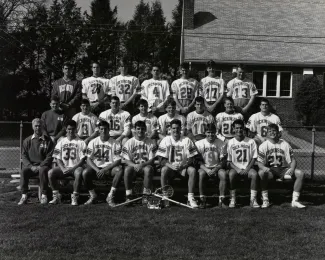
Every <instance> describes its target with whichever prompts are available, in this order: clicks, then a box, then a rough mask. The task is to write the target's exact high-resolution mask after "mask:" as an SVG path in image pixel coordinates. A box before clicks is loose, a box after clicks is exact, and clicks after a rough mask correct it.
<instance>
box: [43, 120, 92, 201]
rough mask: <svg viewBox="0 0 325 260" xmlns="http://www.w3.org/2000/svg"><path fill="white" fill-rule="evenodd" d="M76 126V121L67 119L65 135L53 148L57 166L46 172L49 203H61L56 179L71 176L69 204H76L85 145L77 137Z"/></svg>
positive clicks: (84, 157) (84, 156)
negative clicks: (51, 195) (50, 195)
mask: <svg viewBox="0 0 325 260" xmlns="http://www.w3.org/2000/svg"><path fill="white" fill-rule="evenodd" d="M76 128H77V123H76V122H75V121H73V120H69V121H68V122H67V123H66V131H67V136H66V137H64V138H62V139H61V140H60V141H59V142H58V143H57V145H56V146H55V148H54V152H53V158H54V159H56V163H57V165H58V166H57V167H55V168H53V169H51V170H50V171H49V173H48V177H49V182H50V186H51V188H52V190H53V200H51V201H50V202H49V204H59V203H61V197H62V196H61V194H60V192H59V185H58V179H62V178H65V177H67V176H73V177H74V178H75V180H74V183H73V193H72V194H71V205H73V206H78V198H79V192H80V187H81V184H82V171H83V165H84V163H85V161H86V149H87V146H86V144H85V142H84V141H82V140H81V139H79V138H78V137H77V135H76Z"/></svg>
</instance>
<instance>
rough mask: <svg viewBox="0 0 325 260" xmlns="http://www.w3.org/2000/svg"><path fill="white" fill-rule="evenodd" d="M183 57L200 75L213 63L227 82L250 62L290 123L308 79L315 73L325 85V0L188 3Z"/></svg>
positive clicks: (262, 91) (252, 74) (251, 72)
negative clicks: (296, 99)
mask: <svg viewBox="0 0 325 260" xmlns="http://www.w3.org/2000/svg"><path fill="white" fill-rule="evenodd" d="M183 55H184V60H185V61H188V62H191V66H192V67H193V68H195V69H196V70H198V71H199V76H200V77H203V76H204V73H205V63H206V61H207V60H210V59H213V60H214V61H215V62H217V63H218V70H219V72H220V75H221V77H222V78H223V79H224V80H225V81H226V82H228V81H229V80H230V79H231V78H232V72H233V68H234V66H235V65H236V64H238V63H242V64H246V66H247V78H249V79H251V80H252V81H253V82H254V83H255V84H256V86H257V88H258V90H259V95H260V96H264V97H267V98H268V99H269V100H270V101H271V103H272V105H273V106H274V107H275V108H276V110H277V112H278V114H279V115H280V116H281V117H282V120H284V122H285V123H286V124H288V123H291V120H292V122H294V105H293V97H294V95H295V91H296V90H297V87H298V85H299V84H300V82H301V81H302V79H303V77H304V76H306V75H312V74H314V75H316V76H317V77H318V79H319V81H320V82H321V84H324V73H325V2H324V1H319V0H311V1H302V0H296V1H291V0H272V1H267V0H245V1H237V0H185V4H184V53H183Z"/></svg>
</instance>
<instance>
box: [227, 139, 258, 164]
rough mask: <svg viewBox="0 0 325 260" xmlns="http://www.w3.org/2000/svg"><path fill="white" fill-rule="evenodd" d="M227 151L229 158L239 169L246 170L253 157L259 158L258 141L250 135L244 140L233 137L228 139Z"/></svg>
mask: <svg viewBox="0 0 325 260" xmlns="http://www.w3.org/2000/svg"><path fill="white" fill-rule="evenodd" d="M227 153H228V159H227V160H228V161H229V162H232V163H233V164H234V165H235V166H236V167H238V168H239V169H241V170H244V169H246V167H247V166H248V164H249V162H250V161H251V160H252V159H253V158H255V159H256V158H257V148H256V143H255V141H254V140H253V139H250V138H248V137H245V138H244V139H243V140H242V141H237V139H236V138H233V139H231V140H229V141H228V144H227Z"/></svg>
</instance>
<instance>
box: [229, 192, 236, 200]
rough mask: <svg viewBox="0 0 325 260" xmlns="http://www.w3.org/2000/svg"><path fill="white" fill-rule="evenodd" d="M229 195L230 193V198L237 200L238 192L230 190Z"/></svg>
mask: <svg viewBox="0 0 325 260" xmlns="http://www.w3.org/2000/svg"><path fill="white" fill-rule="evenodd" d="M229 193H230V198H231V199H235V198H236V190H230V191H229Z"/></svg>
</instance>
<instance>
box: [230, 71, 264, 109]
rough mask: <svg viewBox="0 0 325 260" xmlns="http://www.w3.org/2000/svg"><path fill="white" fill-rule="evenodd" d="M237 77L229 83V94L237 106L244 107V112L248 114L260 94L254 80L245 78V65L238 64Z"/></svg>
mask: <svg viewBox="0 0 325 260" xmlns="http://www.w3.org/2000/svg"><path fill="white" fill-rule="evenodd" d="M236 73H237V77H236V78H234V79H232V80H231V81H229V82H228V84H227V96H228V97H232V98H233V100H234V101H235V106H238V107H240V108H241V109H242V113H243V114H246V113H247V112H248V111H249V109H250V108H251V107H252V105H253V103H254V100H255V97H256V96H257V94H258V91H257V88H256V86H255V85H254V83H253V82H251V81H249V80H245V67H244V66H243V65H238V66H237V71H236Z"/></svg>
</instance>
